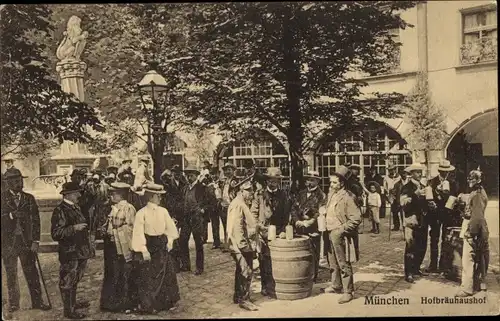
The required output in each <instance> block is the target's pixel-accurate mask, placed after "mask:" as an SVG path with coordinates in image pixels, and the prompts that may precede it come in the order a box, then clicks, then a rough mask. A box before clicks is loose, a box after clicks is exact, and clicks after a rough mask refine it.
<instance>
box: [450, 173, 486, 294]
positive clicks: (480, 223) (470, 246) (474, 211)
mask: <svg viewBox="0 0 500 321" xmlns="http://www.w3.org/2000/svg"><path fill="white" fill-rule="evenodd" d="M482 176H483V175H482V172H481V171H480V170H479V168H478V169H477V170H473V171H471V172H470V173H469V176H468V177H467V183H468V184H469V188H470V189H471V192H470V194H469V197H468V198H467V199H466V201H465V210H464V212H463V218H464V220H463V223H462V230H461V232H460V237H461V238H463V239H464V242H463V244H464V247H463V252H462V284H461V286H460V291H459V292H458V293H457V294H456V295H455V296H457V297H467V296H472V295H473V294H474V292H475V291H486V283H485V278H486V273H487V271H488V265H489V261H490V251H489V244H488V238H489V231H488V224H487V222H486V219H485V217H484V214H485V210H486V206H487V204H488V196H487V195H486V191H485V190H484V188H483V186H482Z"/></svg>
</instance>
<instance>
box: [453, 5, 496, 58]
mask: <svg viewBox="0 0 500 321" xmlns="http://www.w3.org/2000/svg"><path fill="white" fill-rule="evenodd" d="M460 60H461V63H462V64H473V63H478V62H483V61H493V60H497V11H496V6H494V8H492V7H487V8H484V7H483V8H478V9H476V10H474V11H468V10H467V11H463V12H462V46H461V48H460Z"/></svg>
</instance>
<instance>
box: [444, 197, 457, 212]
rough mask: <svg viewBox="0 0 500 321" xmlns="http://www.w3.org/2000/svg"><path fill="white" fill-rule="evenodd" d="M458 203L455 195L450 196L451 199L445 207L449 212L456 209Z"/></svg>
mask: <svg viewBox="0 0 500 321" xmlns="http://www.w3.org/2000/svg"><path fill="white" fill-rule="evenodd" d="M456 202H457V198H456V197H455V196H453V195H450V197H448V200H447V201H446V205H445V207H446V208H447V209H449V210H452V209H453V208H454V207H455V203H456Z"/></svg>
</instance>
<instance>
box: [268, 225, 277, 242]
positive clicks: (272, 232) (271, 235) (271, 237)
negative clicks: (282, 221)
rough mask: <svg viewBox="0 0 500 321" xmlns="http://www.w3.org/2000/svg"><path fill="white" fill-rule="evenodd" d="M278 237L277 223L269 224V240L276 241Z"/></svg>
mask: <svg viewBox="0 0 500 321" xmlns="http://www.w3.org/2000/svg"><path fill="white" fill-rule="evenodd" d="M275 239H276V225H269V229H268V230H267V240H268V241H274V240H275Z"/></svg>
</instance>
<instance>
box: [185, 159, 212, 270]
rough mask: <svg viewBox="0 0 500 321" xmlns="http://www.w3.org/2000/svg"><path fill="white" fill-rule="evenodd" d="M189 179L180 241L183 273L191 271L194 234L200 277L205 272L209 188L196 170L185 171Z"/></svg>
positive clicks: (197, 267) (188, 169)
mask: <svg viewBox="0 0 500 321" xmlns="http://www.w3.org/2000/svg"><path fill="white" fill-rule="evenodd" d="M184 172H185V173H186V175H187V178H188V183H189V184H188V185H187V186H185V187H184V191H183V201H184V213H183V217H182V218H181V219H180V221H182V224H181V226H182V227H181V233H180V237H179V238H180V239H179V245H180V258H181V267H180V270H181V271H191V260H190V259H189V238H190V237H191V233H192V234H193V238H194V243H195V246H196V271H195V272H194V274H195V275H200V274H202V273H203V270H204V253H203V224H204V217H205V212H207V211H209V210H210V208H209V207H210V204H209V203H210V201H209V198H208V192H207V187H206V186H205V185H203V184H202V183H201V182H199V181H198V176H199V175H200V172H199V171H198V170H196V169H192V168H187V169H185V170H184Z"/></svg>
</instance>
